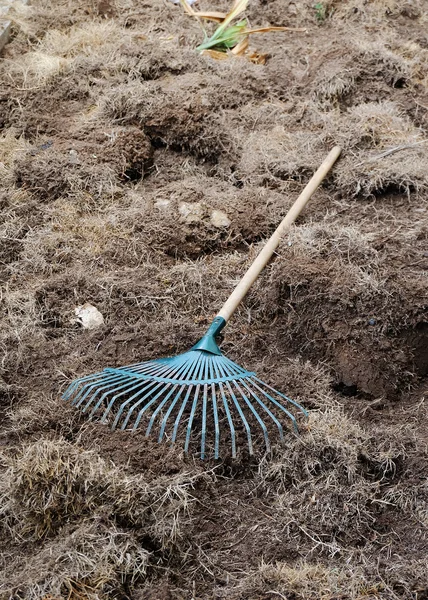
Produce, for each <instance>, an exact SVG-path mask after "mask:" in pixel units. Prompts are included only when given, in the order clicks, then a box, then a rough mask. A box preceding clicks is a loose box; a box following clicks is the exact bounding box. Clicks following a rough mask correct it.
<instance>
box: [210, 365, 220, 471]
mask: <svg viewBox="0 0 428 600" xmlns="http://www.w3.org/2000/svg"><path fill="white" fill-rule="evenodd" d="M209 371H210V372H209V375H208V377H209V379H214V376H215V373H214V361H213V360H211V361H210V363H209ZM207 394H208V386H207ZM211 400H212V407H213V415H214V459H215V460H217V459H218V455H219V446H220V427H219V423H218V409H217V396H216V391H215V384H214V383H211Z"/></svg>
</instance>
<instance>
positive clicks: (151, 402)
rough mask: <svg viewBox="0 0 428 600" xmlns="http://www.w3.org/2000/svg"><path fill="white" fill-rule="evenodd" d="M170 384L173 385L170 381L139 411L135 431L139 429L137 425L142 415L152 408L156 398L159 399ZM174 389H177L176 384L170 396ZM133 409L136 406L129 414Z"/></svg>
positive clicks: (170, 392)
mask: <svg viewBox="0 0 428 600" xmlns="http://www.w3.org/2000/svg"><path fill="white" fill-rule="evenodd" d="M170 386H171V384H170V383H168V384H167V386H166V387H165V388H163V389H161V390H160V392H158V393H157V394H156V396H155V397H154V398H152V399H151V400H150V402H148V403H147V404H146V405H145V406H144V407H143V408H142V409H141V410H140V412H139V413H138V415H137V419H136V421H135V423H134V426H133V428H132V430H133V431H135V430H136V429H137V427H138V425H139V423H140V421H141V419H142V417H143V415H144V413H145V412H146V410H148V409H149V408H150V407H151V406H152V405H153V404H154V403H155V402H156V400H157V399H158V398H159V397H160V396H162V394H163V393H164V392H165V391H166V390H167V389H168V388H169V387H170ZM174 389H175V386H174V387H172V389H171V390H170V391H169V392H168V397H169V396H171V394H172V393H173V392H174ZM133 410H134V407H132V409H131V410H130V411H129V413H128V415H129V414H130V413H131V412H132V411H133Z"/></svg>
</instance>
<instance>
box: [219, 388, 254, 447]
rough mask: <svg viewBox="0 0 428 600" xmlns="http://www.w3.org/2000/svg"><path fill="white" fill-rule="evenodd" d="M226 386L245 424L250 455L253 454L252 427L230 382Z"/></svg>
mask: <svg viewBox="0 0 428 600" xmlns="http://www.w3.org/2000/svg"><path fill="white" fill-rule="evenodd" d="M226 386H227V389H228V390H229V393H230V395H231V396H232V400H233V403H234V404H235V407H236V410H237V411H238V413H239V416H240V417H241V420H242V422H243V423H244V427H245V431H246V432H247V441H248V450H249V452H250V454H253V441H252V439H251V428H250V425H249V424H248V421H247V419H246V418H245V415H244V413H243V412H242V408H241V406H240V404H239V402H238V399H237V398H236V396H235V394H234V393H233V390H232V388H231V386H230V383H229V382H228V381H226Z"/></svg>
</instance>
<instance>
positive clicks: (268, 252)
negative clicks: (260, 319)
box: [217, 146, 341, 322]
mask: <svg viewBox="0 0 428 600" xmlns="http://www.w3.org/2000/svg"><path fill="white" fill-rule="evenodd" d="M340 152H341V148H340V147H339V146H335V147H334V148H333V149H332V150H331V151H330V152H329V154H328V156H327V157H326V158H325V160H324V162H323V163H322V165H321V166H320V167H319V169H318V170H317V171H316V172H315V173H314V174H313V176H312V177H311V179H310V180H309V183H308V184H307V186H306V187H305V189H304V190H303V192H302V193H301V194H300V196H299V197H298V198H297V200H296V202H295V203H294V204H293V206H292V207H291V208H290V210H289V211H288V213H287V214H286V216H285V217H284V219H283V220H282V221H281V223H280V224H279V226H278V227H277V228H276V230H275V231H274V233H273V234H272V235H271V237H270V238H269V239H268V241H267V242H266V244H265V245H264V247H263V249H262V250H261V251H260V253H259V254H258V255H257V257H256V259H255V260H254V262H253V264H252V265H251V267H250V268H249V269H248V271H247V272H246V273H245V275H244V276H243V277H242V279H241V281H240V282H239V283H238V285H237V286H236V288H235V289H234V290H233V292H232V293H231V295H230V296H229V298H228V299H227V300H226V302H225V304H224V305H223V308H222V309H221V311H220V312H219V313H218V315H217V316H218V317H222V318H223V319H224V320H225V321H226V322H227V321H228V320H229V319H230V317H231V316H232V315H233V313H234V312H235V310H236V309H237V307H238V305H239V304H240V302H241V301H242V300H243V298H244V296H245V295H246V293H247V292H248V290H249V289H250V287H251V286H252V285H253V283H254V282H255V280H256V279H257V277H258V276H259V275H260V273H261V272H262V270H263V269H264V268H265V266H266V265H267V263H268V262H269V260H270V258H271V256H272V254H273V253H274V252H275V250H276V249H277V247H278V245H279V242H280V241H281V238H282V237H283V236H284V234H285V233H286V232H287V231H288V230H289V229H290V227H291V225H292V224H293V223H294V221H295V220H296V219H297V217H298V216H299V215H300V213H301V212H302V210H303V209H304V208H305V206H306V204H307V203H308V202H309V200H310V199H311V196H312V194H313V193H314V192H315V190H316V189H317V187H318V186H319V185H320V183H321V182H322V181H323V179H324V178H325V177H326V175H327V173H328V172H329V171H330V169H331V168H332V166H333V165H334V163H335V162H336V160H337V159H338V158H339V156H340Z"/></svg>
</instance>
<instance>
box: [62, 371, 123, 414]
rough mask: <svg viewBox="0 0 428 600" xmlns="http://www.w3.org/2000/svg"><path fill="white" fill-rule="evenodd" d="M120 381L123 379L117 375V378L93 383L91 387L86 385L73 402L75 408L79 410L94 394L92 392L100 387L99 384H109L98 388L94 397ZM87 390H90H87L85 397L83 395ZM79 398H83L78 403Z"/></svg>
mask: <svg viewBox="0 0 428 600" xmlns="http://www.w3.org/2000/svg"><path fill="white" fill-rule="evenodd" d="M120 379H121V377H119V376H118V375H115V376H111V377H105V378H104V379H101V380H100V381H98V382H97V383H92V384H90V385H84V386H83V388H82V389H81V390H80V392H79V393H78V394H77V396H76V398H75V399H74V401H73V402H72V404H74V406H76V407H77V408H78V407H79V406H80V405H81V404H82V403H83V402H84V401H85V399H86V398H87V397H88V395H89V394H91V393H92V390H93V389H95V388H97V387H98V385H99V383H103V384H107V386H105V385H103V386H102V387H100V388H98V389H97V390H96V392H94V394H93V397H95V396H97V395H98V393H99V392H101V391H102V390H104V389H105V388H106V387H109V386H110V385H111V384H112V383H116V382H117V381H119V380H120ZM85 388H88V389H87V390H86V392H85V393H84V394H83V395H81V394H82V393H83V390H84V389H85ZM79 396H81V398H80V400H79V401H77V400H78V398H79Z"/></svg>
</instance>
